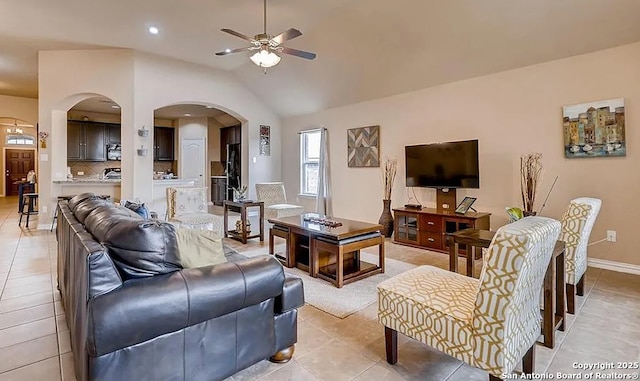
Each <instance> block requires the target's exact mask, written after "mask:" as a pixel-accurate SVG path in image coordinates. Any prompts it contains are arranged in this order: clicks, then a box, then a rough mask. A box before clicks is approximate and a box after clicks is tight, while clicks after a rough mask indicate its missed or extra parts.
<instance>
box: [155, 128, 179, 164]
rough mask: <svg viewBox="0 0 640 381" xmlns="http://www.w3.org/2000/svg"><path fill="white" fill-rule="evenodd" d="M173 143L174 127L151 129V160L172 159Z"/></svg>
mask: <svg viewBox="0 0 640 381" xmlns="http://www.w3.org/2000/svg"><path fill="white" fill-rule="evenodd" d="M174 144H175V129H174V128H171V127H154V129H153V148H154V150H153V154H154V157H153V160H156V161H173V158H174V156H173V151H174Z"/></svg>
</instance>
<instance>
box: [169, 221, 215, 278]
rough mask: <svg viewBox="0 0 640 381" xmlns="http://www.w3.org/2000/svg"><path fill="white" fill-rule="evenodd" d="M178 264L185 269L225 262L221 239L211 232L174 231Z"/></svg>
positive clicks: (196, 230)
mask: <svg viewBox="0 0 640 381" xmlns="http://www.w3.org/2000/svg"><path fill="white" fill-rule="evenodd" d="M176 239H177V241H178V253H179V255H180V262H181V263H182V266H183V267H184V268H186V269H191V268H195V267H203V266H211V265H217V264H218V263H224V262H226V261H227V259H226V257H225V256H224V250H223V248H222V237H221V236H220V234H218V233H216V232H214V231H211V230H198V229H181V228H178V229H176Z"/></svg>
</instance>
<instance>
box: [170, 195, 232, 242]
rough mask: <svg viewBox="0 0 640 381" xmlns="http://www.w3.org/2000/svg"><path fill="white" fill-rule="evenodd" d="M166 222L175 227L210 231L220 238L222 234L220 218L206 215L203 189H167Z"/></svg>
mask: <svg viewBox="0 0 640 381" xmlns="http://www.w3.org/2000/svg"><path fill="white" fill-rule="evenodd" d="M167 221H169V222H171V223H172V224H174V225H175V226H176V227H182V228H188V229H200V230H212V231H215V232H217V233H219V234H220V235H221V236H222V234H223V232H222V230H223V229H222V227H223V224H224V220H223V218H222V216H216V215H214V214H209V213H208V209H207V188H205V187H174V188H167Z"/></svg>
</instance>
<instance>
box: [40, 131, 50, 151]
mask: <svg viewBox="0 0 640 381" xmlns="http://www.w3.org/2000/svg"><path fill="white" fill-rule="evenodd" d="M38 136H40V148H47V137H49V133H48V132H47V131H40V132H39V133H38Z"/></svg>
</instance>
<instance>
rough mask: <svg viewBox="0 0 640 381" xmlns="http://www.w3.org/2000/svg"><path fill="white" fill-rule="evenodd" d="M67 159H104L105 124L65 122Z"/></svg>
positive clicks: (105, 150)
mask: <svg viewBox="0 0 640 381" xmlns="http://www.w3.org/2000/svg"><path fill="white" fill-rule="evenodd" d="M67 160H71V161H106V160H107V145H106V142H105V125H104V124H103V123H87V122H77V121H69V122H67Z"/></svg>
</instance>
